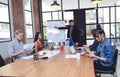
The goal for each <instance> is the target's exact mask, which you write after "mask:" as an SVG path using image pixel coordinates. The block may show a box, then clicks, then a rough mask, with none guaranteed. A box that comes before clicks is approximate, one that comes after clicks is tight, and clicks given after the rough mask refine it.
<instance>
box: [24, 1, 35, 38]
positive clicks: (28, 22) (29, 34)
mask: <svg viewBox="0 0 120 77" xmlns="http://www.w3.org/2000/svg"><path fill="white" fill-rule="evenodd" d="M24 8H25V26H26V38H33V35H34V31H33V15H32V14H33V11H32V0H24Z"/></svg>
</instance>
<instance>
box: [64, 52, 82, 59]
mask: <svg viewBox="0 0 120 77" xmlns="http://www.w3.org/2000/svg"><path fill="white" fill-rule="evenodd" d="M65 58H77V59H80V53H76V54H67V55H65Z"/></svg>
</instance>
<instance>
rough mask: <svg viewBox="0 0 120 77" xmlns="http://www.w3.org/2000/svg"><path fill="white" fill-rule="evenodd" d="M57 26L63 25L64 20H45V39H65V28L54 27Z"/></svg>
mask: <svg viewBox="0 0 120 77" xmlns="http://www.w3.org/2000/svg"><path fill="white" fill-rule="evenodd" d="M55 26H57V27H65V21H62V20H48V21H47V39H48V41H51V42H64V41H65V40H66V35H65V30H64V29H63V30H59V29H56V28H55Z"/></svg>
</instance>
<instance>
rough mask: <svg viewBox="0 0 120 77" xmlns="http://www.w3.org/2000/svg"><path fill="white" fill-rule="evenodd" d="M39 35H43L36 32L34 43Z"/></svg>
mask: <svg viewBox="0 0 120 77" xmlns="http://www.w3.org/2000/svg"><path fill="white" fill-rule="evenodd" d="M39 34H41V33H40V32H36V34H35V37H34V42H35V41H37V39H38V36H39Z"/></svg>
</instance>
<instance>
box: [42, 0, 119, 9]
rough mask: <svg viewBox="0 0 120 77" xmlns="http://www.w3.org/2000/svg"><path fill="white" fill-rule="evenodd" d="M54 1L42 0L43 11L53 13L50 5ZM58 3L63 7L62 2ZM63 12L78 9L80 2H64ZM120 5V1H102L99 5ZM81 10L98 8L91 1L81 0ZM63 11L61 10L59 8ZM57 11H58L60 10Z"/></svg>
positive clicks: (69, 0)
mask: <svg viewBox="0 0 120 77" xmlns="http://www.w3.org/2000/svg"><path fill="white" fill-rule="evenodd" d="M53 1H54V0H42V9H43V11H51V10H53V9H52V8H51V7H50V5H51V4H52V3H53ZM57 2H58V3H59V4H60V5H61V0H57ZM62 3H63V10H68V9H78V0H63V2H62ZM118 3H119V5H120V0H102V2H101V3H99V4H98V6H99V7H102V6H114V5H115V4H118ZM79 5H80V8H92V7H96V4H93V3H92V2H91V0H80V1H79ZM59 9H61V8H59ZM59 9H57V10H59Z"/></svg>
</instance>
